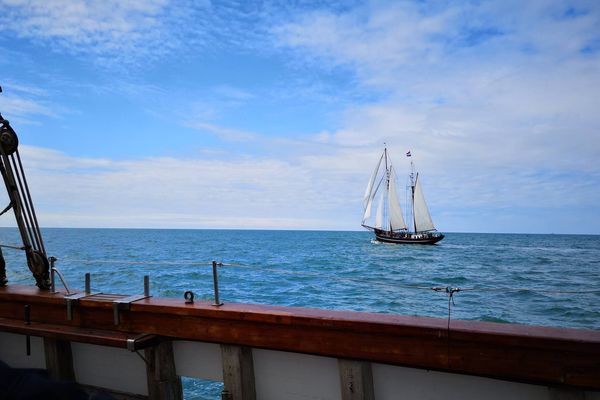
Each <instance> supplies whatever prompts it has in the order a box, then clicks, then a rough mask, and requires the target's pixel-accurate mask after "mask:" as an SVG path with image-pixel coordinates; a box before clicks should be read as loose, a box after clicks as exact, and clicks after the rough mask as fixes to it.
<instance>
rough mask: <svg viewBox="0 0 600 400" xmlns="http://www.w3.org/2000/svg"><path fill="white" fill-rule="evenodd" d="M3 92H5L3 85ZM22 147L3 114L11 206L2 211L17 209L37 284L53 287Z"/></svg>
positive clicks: (1, 135) (0, 166) (1, 165)
mask: <svg viewBox="0 0 600 400" xmlns="http://www.w3.org/2000/svg"><path fill="white" fill-rule="evenodd" d="M0 92H2V89H1V88H0ZM18 146H19V139H18V137H17V134H16V132H15V131H14V129H13V128H12V127H11V126H10V123H9V122H8V120H5V119H4V118H3V117H2V114H0V172H2V178H3V179H4V184H5V185H6V191H7V193H8V198H9V199H10V203H9V205H8V206H7V207H6V208H5V210H4V211H3V212H2V213H4V212H5V211H8V210H9V209H10V208H12V209H13V211H14V214H15V219H16V222H17V227H18V228H19V233H20V234H21V239H22V241H23V250H24V251H25V255H26V258H27V265H28V267H29V269H30V270H31V272H32V273H33V277H34V278H35V281H36V284H37V286H38V287H39V288H41V289H50V263H49V262H48V257H47V256H46V249H45V248H44V242H43V240H42V233H41V232H40V227H39V224H38V221H37V216H36V214H35V209H34V208H33V201H32V200H31V194H30V192H29V186H28V185H27V179H25V171H24V169H23V164H22V163H21V156H20V155H19V150H18ZM0 215H1V214H0ZM0 258H2V259H1V260H0V267H1V266H2V265H3V264H4V259H3V257H2V253H1V252H0ZM5 284H6V275H5V271H4V269H3V268H0V286H3V285H5Z"/></svg>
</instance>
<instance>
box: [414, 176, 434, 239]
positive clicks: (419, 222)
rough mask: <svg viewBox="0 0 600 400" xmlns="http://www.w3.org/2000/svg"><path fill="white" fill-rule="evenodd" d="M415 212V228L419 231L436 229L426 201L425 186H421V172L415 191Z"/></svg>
mask: <svg viewBox="0 0 600 400" xmlns="http://www.w3.org/2000/svg"><path fill="white" fill-rule="evenodd" d="M413 206H414V214H415V229H416V231H417V232H423V231H431V230H434V229H435V227H434V226H433V221H432V220H431V215H430V214H429V208H427V203H426V202H425V196H424V195H423V188H422V187H421V181H420V180H419V174H417V178H416V181H415V193H414V205H413Z"/></svg>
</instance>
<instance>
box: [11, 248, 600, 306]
mask: <svg viewBox="0 0 600 400" xmlns="http://www.w3.org/2000/svg"><path fill="white" fill-rule="evenodd" d="M0 247H8V248H14V249H18V250H23V248H21V247H16V246H8V245H0ZM62 260H63V261H67V262H81V263H85V264H127V265H192V266H206V267H210V266H212V263H213V261H127V260H99V259H73V258H63V259H62ZM217 265H218V266H219V267H238V268H244V269H252V270H256V266H253V265H248V264H241V263H223V262H218V263H217ZM260 271H261V272H273V273H278V274H285V275H297V276H304V277H312V278H322V277H323V274H320V273H310V272H305V271H302V272H298V271H290V270H284V269H279V268H260ZM330 278H331V279H333V280H336V281H339V282H352V283H358V284H375V285H378V286H380V287H386V288H389V289H398V288H402V289H411V290H427V291H429V290H433V291H434V292H445V293H448V295H449V301H452V302H453V301H454V299H453V295H454V293H457V292H503V293H506V292H531V293H540V294H541V293H554V294H596V293H597V294H600V289H590V290H554V289H533V288H524V287H498V288H486V287H467V288H451V287H446V286H424V285H410V284H402V283H383V282H373V281H369V280H365V279H359V278H351V277H339V276H335V277H333V276H332V277H330ZM448 291H450V292H448Z"/></svg>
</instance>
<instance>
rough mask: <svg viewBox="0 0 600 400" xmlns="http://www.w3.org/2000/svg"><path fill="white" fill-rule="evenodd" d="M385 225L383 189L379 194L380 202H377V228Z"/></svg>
mask: <svg viewBox="0 0 600 400" xmlns="http://www.w3.org/2000/svg"><path fill="white" fill-rule="evenodd" d="M382 227H383V190H382V191H381V194H380V195H379V202H378V204H377V214H376V215H375V228H379V229H381V228H382Z"/></svg>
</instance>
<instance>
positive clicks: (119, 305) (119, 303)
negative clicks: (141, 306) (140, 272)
mask: <svg viewBox="0 0 600 400" xmlns="http://www.w3.org/2000/svg"><path fill="white" fill-rule="evenodd" d="M148 297H152V296H150V278H149V277H148V275H146V276H144V294H134V295H132V296H127V297H123V298H122V299H117V300H113V317H114V323H115V325H119V322H120V321H121V318H120V312H121V311H122V310H129V309H131V303H133V302H134V301H138V300H143V299H146V298H148Z"/></svg>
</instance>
